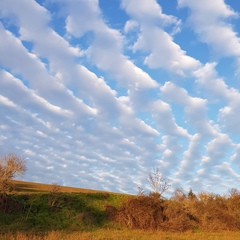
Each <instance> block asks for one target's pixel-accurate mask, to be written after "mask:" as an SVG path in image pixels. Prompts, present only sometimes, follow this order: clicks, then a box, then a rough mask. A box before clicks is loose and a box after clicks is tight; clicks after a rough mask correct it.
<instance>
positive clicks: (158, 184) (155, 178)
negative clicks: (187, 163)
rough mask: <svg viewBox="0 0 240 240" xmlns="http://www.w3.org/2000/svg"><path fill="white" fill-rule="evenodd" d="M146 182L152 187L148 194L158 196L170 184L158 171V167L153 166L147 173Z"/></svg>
mask: <svg viewBox="0 0 240 240" xmlns="http://www.w3.org/2000/svg"><path fill="white" fill-rule="evenodd" d="M148 182H149V184H150V186H151V188H152V189H153V192H151V193H150V195H151V196H154V197H159V198H160V197H161V196H162V194H163V193H164V192H165V191H167V190H168V188H169V187H170V186H171V185H170V184H169V183H168V181H167V179H166V178H165V177H163V175H162V174H161V173H160V170H159V168H155V169H154V170H153V171H152V172H151V173H149V175H148Z"/></svg>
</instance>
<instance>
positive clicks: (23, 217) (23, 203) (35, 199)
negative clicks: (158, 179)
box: [0, 181, 129, 232]
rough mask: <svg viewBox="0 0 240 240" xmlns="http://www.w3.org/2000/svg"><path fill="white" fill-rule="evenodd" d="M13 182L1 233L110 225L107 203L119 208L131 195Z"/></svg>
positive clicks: (0, 224) (0, 218)
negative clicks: (54, 188) (56, 190)
mask: <svg viewBox="0 0 240 240" xmlns="http://www.w3.org/2000/svg"><path fill="white" fill-rule="evenodd" d="M13 183H14V185H15V188H14V191H12V192H11V193H10V194H9V196H10V198H11V199H10V200H9V203H10V204H8V205H7V207H5V208H4V211H0V232H8V231H10V232H16V231H28V230H30V231H33V232H42V231H55V230H67V231H68V230H69V231H79V230H80V231H81V230H86V229H89V230H91V229H98V228H102V227H111V226H112V225H113V223H111V222H109V221H107V218H106V215H105V205H106V204H111V205H114V206H116V207H117V206H119V204H120V202H121V201H123V200H124V199H126V198H127V197H129V196H128V195H124V194H117V193H107V192H102V191H98V190H90V189H82V188H73V187H62V186H61V187H60V189H59V191H58V192H51V191H52V188H53V185H51V184H50V185H48V184H40V183H32V182H22V181H13ZM0 205H1V203H0ZM15 206H16V207H15ZM6 209H7V210H6ZM15 209H18V210H17V211H16V210H15Z"/></svg>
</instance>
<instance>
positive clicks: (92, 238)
mask: <svg viewBox="0 0 240 240" xmlns="http://www.w3.org/2000/svg"><path fill="white" fill-rule="evenodd" d="M29 239H31V240H219V239H221V240H237V239H240V232H228V231H227V232H214V233H212V232H209V233H207V232H202V233H193V232H185V233H170V232H168V233H166V232H152V231H139V230H131V231H129V230H123V229H122V230H114V229H110V230H107V229H100V230H96V231H91V232H74V233H67V232H60V231H54V232H50V233H48V234H47V235H45V236H44V237H43V236H38V235H36V234H35V235H32V234H28V235H27V234H25V233H16V234H2V235H0V240H29Z"/></svg>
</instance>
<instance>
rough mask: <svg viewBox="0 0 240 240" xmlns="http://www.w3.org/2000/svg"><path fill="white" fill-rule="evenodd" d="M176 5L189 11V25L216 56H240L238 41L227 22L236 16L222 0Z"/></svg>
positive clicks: (239, 41) (185, 0) (180, 1)
mask: <svg viewBox="0 0 240 240" xmlns="http://www.w3.org/2000/svg"><path fill="white" fill-rule="evenodd" d="M178 3H179V5H180V6H181V7H188V8H189V9H190V10H191V13H190V16H189V20H188V21H189V24H190V25H192V28H193V29H194V31H195V32H196V33H197V34H198V36H199V39H200V40H201V41H203V42H205V43H207V44H209V45H210V46H211V48H212V49H213V50H214V52H215V54H216V55H217V56H223V57H225V56H239V55H240V39H239V37H238V36H237V33H236V32H235V31H234V30H233V26H232V25H231V24H230V23H228V21H227V20H228V19H229V18H233V17H237V15H238V14H237V13H236V12H235V11H234V10H233V9H231V8H230V7H229V6H228V5H227V4H225V2H224V0H213V1H211V2H209V1H208V0H203V1H201V2H199V1H191V0H179V1H178Z"/></svg>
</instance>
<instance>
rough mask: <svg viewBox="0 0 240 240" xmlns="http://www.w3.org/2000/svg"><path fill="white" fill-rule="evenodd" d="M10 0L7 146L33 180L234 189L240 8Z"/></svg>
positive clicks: (6, 12) (1, 23)
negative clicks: (164, 182)
mask: <svg viewBox="0 0 240 240" xmlns="http://www.w3.org/2000/svg"><path fill="white" fill-rule="evenodd" d="M236 2H237V1H234V0H229V1H223V0H212V1H208V0H202V1H192V0H176V1H175V0H171V1H169V0H168V1H167V0H159V1H156V0H122V1H120V0H111V1H110V0H99V1H98V0H37V1H34V0H18V1H14V0H1V1H0V152H1V154H2V155H6V154H7V153H9V152H14V153H16V154H19V155H21V156H23V157H24V158H25V159H26V162H27V168H28V171H27V172H26V174H25V175H24V177H23V178H22V179H23V180H26V181H34V182H42V183H53V182H54V183H58V184H60V185H67V186H75V187H82V188H92V189H100V190H106V191H116V192H127V193H137V188H138V187H142V188H144V189H149V186H148V183H147V177H148V173H149V172H150V171H152V170H153V169H154V168H156V167H158V168H159V169H160V171H161V173H162V174H163V175H164V176H165V177H166V178H168V180H169V182H170V184H171V188H170V190H169V194H171V192H172V191H174V189H176V188H183V189H184V190H185V191H188V190H189V189H190V188H192V189H193V191H195V192H201V191H209V192H215V193H220V194H222V193H226V192H227V191H228V190H229V189H230V188H237V187H238V183H239V180H240V137H239V136H240V135H239V134H240V124H239V122H240V114H239V112H240V92H239V80H240V36H239V32H240V29H239V26H240V18H239V16H240V15H239V14H240V6H239V4H237V3H236Z"/></svg>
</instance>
